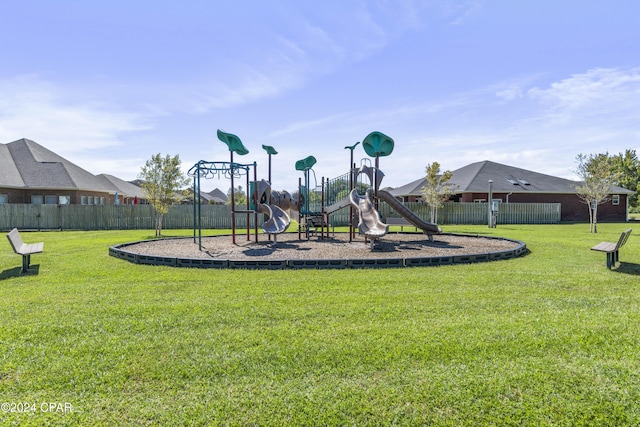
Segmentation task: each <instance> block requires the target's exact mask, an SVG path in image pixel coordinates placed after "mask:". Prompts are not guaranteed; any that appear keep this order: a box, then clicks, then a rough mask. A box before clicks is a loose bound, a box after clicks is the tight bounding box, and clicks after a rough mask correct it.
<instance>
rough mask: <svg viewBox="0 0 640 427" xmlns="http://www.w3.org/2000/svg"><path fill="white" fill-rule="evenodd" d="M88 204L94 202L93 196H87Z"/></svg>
mask: <svg viewBox="0 0 640 427" xmlns="http://www.w3.org/2000/svg"><path fill="white" fill-rule="evenodd" d="M87 204H88V205H92V204H93V196H89V197H87Z"/></svg>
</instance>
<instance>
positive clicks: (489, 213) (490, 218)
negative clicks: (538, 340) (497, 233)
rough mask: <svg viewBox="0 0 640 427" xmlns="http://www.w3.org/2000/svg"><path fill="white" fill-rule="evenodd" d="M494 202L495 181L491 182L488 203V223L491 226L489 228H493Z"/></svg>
mask: <svg viewBox="0 0 640 427" xmlns="http://www.w3.org/2000/svg"><path fill="white" fill-rule="evenodd" d="M492 200H493V180H492V179H490V180H489V197H488V202H489V203H487V222H488V224H489V228H493V209H492Z"/></svg>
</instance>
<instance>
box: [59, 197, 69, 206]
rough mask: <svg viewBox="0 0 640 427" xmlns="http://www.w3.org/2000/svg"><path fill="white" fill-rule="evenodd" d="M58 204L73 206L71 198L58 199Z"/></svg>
mask: <svg viewBox="0 0 640 427" xmlns="http://www.w3.org/2000/svg"><path fill="white" fill-rule="evenodd" d="M58 203H59V204H61V205H69V204H71V197H69V196H60V198H59V199H58Z"/></svg>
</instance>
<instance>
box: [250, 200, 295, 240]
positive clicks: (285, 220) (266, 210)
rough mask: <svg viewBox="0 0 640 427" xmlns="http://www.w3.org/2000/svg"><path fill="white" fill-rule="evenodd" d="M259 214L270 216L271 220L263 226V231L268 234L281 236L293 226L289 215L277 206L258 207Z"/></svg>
mask: <svg viewBox="0 0 640 427" xmlns="http://www.w3.org/2000/svg"><path fill="white" fill-rule="evenodd" d="M258 212H260V213H263V214H267V215H269V219H268V220H266V221H265V222H264V223H263V224H262V231H264V232H265V233H267V234H280V233H284V232H285V231H287V228H289V225H290V224H291V218H289V214H288V213H286V212H285V211H283V210H282V209H280V208H279V207H278V206H276V205H265V204H263V203H261V204H259V205H258Z"/></svg>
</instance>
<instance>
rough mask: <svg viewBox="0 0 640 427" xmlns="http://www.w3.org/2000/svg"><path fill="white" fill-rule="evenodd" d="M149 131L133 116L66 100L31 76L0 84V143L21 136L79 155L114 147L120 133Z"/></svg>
mask: <svg viewBox="0 0 640 427" xmlns="http://www.w3.org/2000/svg"><path fill="white" fill-rule="evenodd" d="M150 127H151V125H150V124H149V123H148V122H147V119H146V118H145V117H143V116H141V115H139V114H137V113H127V112H123V111H119V110H118V109H117V108H116V107H115V106H107V105H102V104H99V103H96V102H94V101H91V100H86V101H84V102H82V101H80V100H77V99H76V100H74V101H70V100H69V99H66V98H65V95H64V92H63V89H62V88H58V87H55V86H54V85H53V84H51V83H47V82H45V81H43V80H41V79H39V78H38V77H37V76H34V75H31V76H21V77H16V78H13V79H9V80H4V81H0V140H2V141H6V142H8V141H13V140H16V139H20V138H23V137H24V138H30V139H35V140H39V141H42V142H43V143H45V144H46V145H47V147H48V148H50V149H52V150H54V151H58V152H60V153H70V152H81V151H88V150H92V149H98V148H104V147H110V146H117V145H120V144H122V139H121V137H120V136H121V135H122V134H125V133H129V132H136V131H141V130H147V129H150ZM27 131H28V134H26V133H25V132H27Z"/></svg>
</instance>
